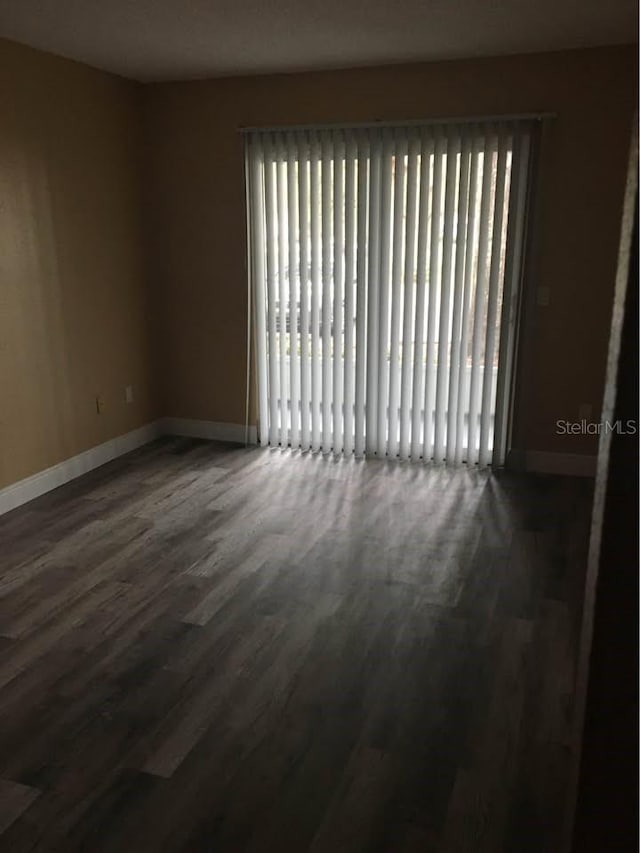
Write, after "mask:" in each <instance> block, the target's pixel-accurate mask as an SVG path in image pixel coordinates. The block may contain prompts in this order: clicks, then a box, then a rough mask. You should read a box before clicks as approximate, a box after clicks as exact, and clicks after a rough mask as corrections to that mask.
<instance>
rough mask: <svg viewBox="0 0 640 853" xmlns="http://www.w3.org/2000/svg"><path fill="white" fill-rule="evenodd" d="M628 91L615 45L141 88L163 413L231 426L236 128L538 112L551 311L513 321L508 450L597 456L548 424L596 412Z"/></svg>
mask: <svg viewBox="0 0 640 853" xmlns="http://www.w3.org/2000/svg"><path fill="white" fill-rule="evenodd" d="M635 79H636V69H635V49H634V48H614V49H598V50H585V51H571V52H564V53H553V54H540V55H529V56H518V57H509V58H500V59H488V60H473V61H465V62H460V61H456V62H440V63H433V64H422V65H412V66H396V67H387V68H377V69H375V68H374V69H365V70H352V71H340V72H324V73H310V74H297V75H275V76H265V77H247V78H236V79H223V80H212V81H203V82H191V83H175V84H155V85H151V86H147V87H145V88H144V91H143V110H144V121H145V144H146V165H147V188H148V190H149V195H148V198H147V210H146V213H147V228H148V246H149V249H150V252H149V260H150V275H151V284H152V289H153V293H154V296H157V303H156V304H157V310H158V317H157V320H158V325H157V330H158V341H157V343H158V367H159V376H160V379H161V383H162V393H163V412H164V414H166V415H170V416H175V417H185V418H203V419H208V420H215V421H227V422H234V423H242V422H243V420H244V405H245V352H246V336H245V329H246V244H245V211H244V186H243V150H242V139H241V136H240V135H239V134H238V132H237V128H238V127H239V126H243V125H281V124H297V123H310V122H339V121H371V120H375V119H383V120H391V119H400V120H401V119H420V118H424V117H438V116H463V115H464V116H467V115H483V114H484V115H487V114H503V113H514V112H530V111H551V112H554V113H556V114H557V118H556V119H555V121H553V122H552V124H551V125H550V128H549V131H548V133H547V134H546V136H545V140H544V145H543V150H542V157H541V168H540V207H539V210H540V215H539V227H538V229H537V231H538V233H537V236H536V243H535V245H536V253H535V263H534V264H533V265H532V267H531V270H532V273H533V274H534V276H533V277H534V278H535V283H537V284H539V285H545V286H546V287H548V288H550V292H551V304H550V306H549V307H547V308H535V307H532V306H529V307H528V310H527V312H526V317H525V324H524V326H525V328H524V337H523V354H522V355H523V357H522V360H521V373H522V376H521V381H520V387H519V393H518V397H517V407H516V408H517V415H516V418H515V436H514V446H516V447H519V448H526V449H534V450H555V451H559V452H567V453H582V452H586V453H589V452H595V440H594V439H590V438H582V437H579V436H578V437H571V438H569V437H559V436H557V435H555V422H556V420H557V419H558V418H564V419H577V417H578V409H579V406H580V404H581V403H592V404H593V407H594V416H597V413H598V411H599V406H600V403H601V398H602V386H603V380H604V368H605V358H606V348H607V340H608V327H609V319H610V310H611V300H612V294H613V281H614V271H615V263H616V251H617V240H618V227H619V218H620V215H619V214H620V206H621V200H622V194H623V185H624V177H625V168H626V157H627V146H628V140H629V134H630V127H631V121H632V114H633V109H634V104H635V98H636V89H635Z"/></svg>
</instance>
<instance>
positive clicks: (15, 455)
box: [0, 41, 157, 487]
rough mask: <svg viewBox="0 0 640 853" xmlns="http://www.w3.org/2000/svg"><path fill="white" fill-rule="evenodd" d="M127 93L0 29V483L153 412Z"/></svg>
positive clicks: (129, 88) (132, 95)
mask: <svg viewBox="0 0 640 853" xmlns="http://www.w3.org/2000/svg"><path fill="white" fill-rule="evenodd" d="M138 98H139V87H137V86H136V85H135V84H133V83H128V82H125V81H123V80H120V79H118V78H116V77H112V76H109V75H107V74H103V73H101V72H98V71H93V70H91V69H89V68H86V67H84V66H82V65H79V64H77V63H73V62H69V61H66V60H63V59H58V58H55V57H53V56H49V55H47V54H44V53H40V52H38V51H34V50H30V49H29V48H25V47H21V46H19V45H16V44H13V43H10V42H6V41H0V122H1V126H0V487H2V486H3V485H7V484H9V483H11V482H14V481H16V480H19V479H21V478H23V477H26V476H28V475H29V474H32V473H34V472H36V471H40V470H42V469H43V468H46V467H48V466H50V465H53V464H55V463H57V462H60V461H62V460H64V459H66V458H68V457H70V456H73V455H74V454H76V453H79V452H80V451H82V450H85V449H87V448H89V447H92V446H94V445H96V444H99V443H100V442H103V441H105V440H107V439H109V438H113V437H114V436H117V435H119V434H121V433H124V432H126V431H128V430H131V429H133V428H135V427H137V426H140V425H142V424H144V423H147V422H148V421H150V420H151V419H152V418H153V417H155V416H156V415H157V411H156V409H155V408H154V405H153V403H152V389H151V365H150V358H149V346H148V343H149V341H148V338H149V336H148V333H147V326H148V323H147V319H146V310H145V300H146V294H145V290H144V285H145V281H144V276H143V257H142V232H141V227H140V225H141V223H140V214H141V206H140V186H139V183H140V169H139V165H140V164H139V153H140V146H139V112H138V107H139V104H138ZM128 384H131V385H133V387H134V395H135V399H134V402H133V403H132V404H130V405H127V404H126V403H125V401H124V388H125V385H128ZM98 394H102V395H103V396H104V400H105V403H106V410H105V411H104V413H103V414H100V415H98V414H97V412H96V405H95V398H96V395H98Z"/></svg>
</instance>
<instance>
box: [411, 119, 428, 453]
mask: <svg viewBox="0 0 640 853" xmlns="http://www.w3.org/2000/svg"><path fill="white" fill-rule="evenodd" d="M432 148H433V146H432V142H431V139H430V138H429V137H427V135H426V133H425V132H424V131H423V133H422V139H421V150H420V191H419V212H418V252H417V258H416V322H415V332H414V349H413V351H414V360H413V394H412V397H411V456H412V458H414V459H418V458H420V457H422V454H423V448H424V445H423V442H424V439H423V432H424V408H423V407H424V378H425V368H424V352H425V339H424V331H425V329H424V320H425V310H426V304H427V302H426V287H427V253H428V250H429V228H428V225H429V217H430V212H431V204H430V198H431V195H430V187H431V181H432V174H433V173H432V167H431V159H432Z"/></svg>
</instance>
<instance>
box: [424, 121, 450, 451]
mask: <svg viewBox="0 0 640 853" xmlns="http://www.w3.org/2000/svg"><path fill="white" fill-rule="evenodd" d="M435 143H436V144H435V150H434V173H433V189H432V204H431V240H430V249H429V301H428V308H427V346H426V365H425V382H424V425H423V431H424V438H423V449H422V456H423V458H424V459H431V458H432V457H433V453H434V445H433V405H434V399H435V366H434V360H435V359H434V357H435V337H436V320H437V309H438V296H439V293H438V290H439V287H440V273H441V269H440V256H441V234H440V223H441V220H442V183H443V182H442V166H443V162H442V161H443V156H444V151H445V140H444V136H443V134H442V132H440V131H437V136H436V140H435Z"/></svg>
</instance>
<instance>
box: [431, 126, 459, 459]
mask: <svg viewBox="0 0 640 853" xmlns="http://www.w3.org/2000/svg"><path fill="white" fill-rule="evenodd" d="M446 153H447V168H446V179H445V181H446V183H445V200H444V229H443V241H442V278H441V284H440V322H439V326H438V366H437V371H436V399H435V428H434V438H433V445H434V449H433V453H434V458H435V459H436V461H437V462H442V460H443V459H444V456H445V438H446V437H445V424H446V414H447V398H448V390H449V389H448V382H449V325H450V322H451V269H452V256H451V254H452V249H453V222H454V205H455V193H456V178H457V166H458V163H457V161H458V134H457V132H456V129H455V128H454V129H453V131H452V132H451V133H450V134H449V138H448V140H447V149H446Z"/></svg>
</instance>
